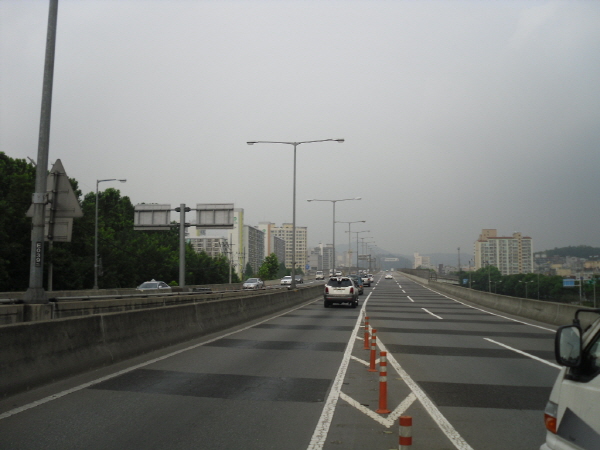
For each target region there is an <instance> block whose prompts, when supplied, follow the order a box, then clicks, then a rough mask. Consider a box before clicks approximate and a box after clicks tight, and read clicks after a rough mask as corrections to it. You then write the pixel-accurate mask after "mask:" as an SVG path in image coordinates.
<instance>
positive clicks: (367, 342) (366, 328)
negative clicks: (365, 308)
mask: <svg viewBox="0 0 600 450" xmlns="http://www.w3.org/2000/svg"><path fill="white" fill-rule="evenodd" d="M370 347H371V346H370V345H369V318H368V317H366V316H365V350H369V348H370Z"/></svg>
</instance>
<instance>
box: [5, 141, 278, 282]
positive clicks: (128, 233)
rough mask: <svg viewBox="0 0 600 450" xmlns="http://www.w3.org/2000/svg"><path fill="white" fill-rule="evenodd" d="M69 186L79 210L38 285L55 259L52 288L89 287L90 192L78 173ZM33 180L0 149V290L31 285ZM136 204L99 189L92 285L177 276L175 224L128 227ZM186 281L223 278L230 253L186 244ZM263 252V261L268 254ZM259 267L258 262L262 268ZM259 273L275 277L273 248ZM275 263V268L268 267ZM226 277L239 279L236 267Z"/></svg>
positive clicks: (24, 165)
mask: <svg viewBox="0 0 600 450" xmlns="http://www.w3.org/2000/svg"><path fill="white" fill-rule="evenodd" d="M70 182H71V186H72V187H73V191H74V192H75V195H76V197H77V198H78V200H79V203H80V205H81V208H82V210H83V217H81V218H76V219H74V221H73V235H72V241H71V242H60V243H55V244H54V245H53V246H52V250H51V251H50V250H49V249H48V245H47V244H46V251H45V255H46V256H45V261H44V264H45V266H46V267H45V269H44V278H45V280H44V286H47V284H46V283H47V279H46V278H47V273H48V270H47V268H48V265H49V264H50V263H52V265H53V277H52V278H53V289H54V290H72V289H74V290H80V289H90V288H92V287H93V284H94V232H95V208H96V194H95V192H90V193H88V194H86V195H84V196H82V192H81V190H80V189H79V185H78V182H77V180H75V179H73V178H71V179H70ZM34 188H35V167H34V166H33V165H32V164H30V163H28V162H26V161H25V160H23V159H13V158H10V157H9V156H7V155H6V154H5V153H4V152H0V292H10V291H24V290H26V289H27V287H28V286H29V266H30V261H29V260H30V253H31V218H28V217H26V216H25V213H26V211H27V209H28V208H29V206H30V205H31V198H32V194H33V192H34ZM133 217H134V205H133V204H132V203H131V201H130V199H129V197H126V196H122V195H121V193H120V191H119V190H118V189H114V188H108V189H106V190H104V191H102V192H99V194H98V247H99V257H100V258H101V267H100V270H99V277H98V286H99V287H100V288H101V289H104V288H131V287H135V286H137V285H139V284H140V283H142V282H144V281H148V280H150V279H152V278H154V279H156V280H162V281H165V282H166V283H169V284H176V282H175V280H178V279H179V227H178V226H177V227H173V228H171V229H170V230H168V231H134V229H133ZM185 258H186V273H185V282H186V285H201V284H223V283H228V282H229V273H230V267H229V260H228V258H226V257H225V256H223V255H221V256H218V257H214V258H213V257H210V256H208V255H207V254H206V253H204V252H202V253H197V252H196V251H194V249H193V248H192V246H191V245H190V244H187V245H186V249H185ZM267 260H268V261H267ZM263 267H264V268H263ZM263 267H261V268H260V270H259V274H261V275H262V277H263V278H264V279H267V280H268V279H273V278H276V277H277V276H278V274H279V272H280V264H279V262H278V261H277V257H276V256H275V255H271V257H268V258H267V259H266V260H265V263H263ZM273 267H275V269H274V268H273ZM232 282H234V283H237V282H240V279H239V277H238V275H237V274H236V272H235V270H233V271H232Z"/></svg>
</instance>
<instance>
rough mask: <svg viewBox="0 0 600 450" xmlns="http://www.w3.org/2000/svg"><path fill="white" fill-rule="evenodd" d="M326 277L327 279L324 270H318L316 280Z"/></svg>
mask: <svg viewBox="0 0 600 450" xmlns="http://www.w3.org/2000/svg"><path fill="white" fill-rule="evenodd" d="M324 279H325V275H323V271H322V270H317V274H316V275H315V280H324Z"/></svg>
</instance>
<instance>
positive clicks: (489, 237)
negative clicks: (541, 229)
mask: <svg viewBox="0 0 600 450" xmlns="http://www.w3.org/2000/svg"><path fill="white" fill-rule="evenodd" d="M474 247H475V269H476V270H477V269H480V268H482V267H485V266H486V265H488V264H489V265H491V266H495V267H497V268H498V270H500V273H502V275H514V274H517V273H532V272H533V239H531V238H530V237H527V236H523V235H522V234H521V233H513V235H512V236H510V237H501V236H498V235H497V230H495V229H483V230H481V234H480V235H479V239H478V240H477V241H475V245H474Z"/></svg>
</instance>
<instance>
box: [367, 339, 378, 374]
mask: <svg viewBox="0 0 600 450" xmlns="http://www.w3.org/2000/svg"><path fill="white" fill-rule="evenodd" d="M376 358H377V330H375V329H373V330H371V361H370V364H369V372H377V368H376V367H375V359H376Z"/></svg>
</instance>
